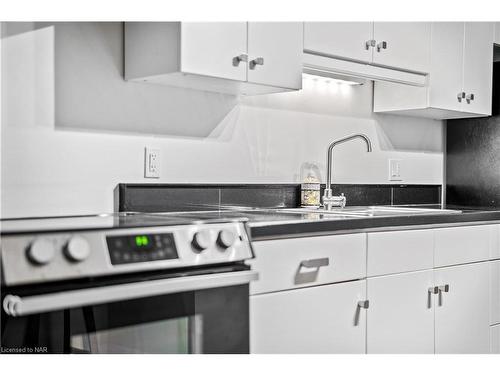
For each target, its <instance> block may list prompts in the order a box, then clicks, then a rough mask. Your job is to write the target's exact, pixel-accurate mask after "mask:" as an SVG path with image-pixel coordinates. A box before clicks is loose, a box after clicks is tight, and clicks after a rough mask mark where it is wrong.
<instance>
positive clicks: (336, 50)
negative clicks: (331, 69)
mask: <svg viewBox="0 0 500 375" xmlns="http://www.w3.org/2000/svg"><path fill="white" fill-rule="evenodd" d="M372 39H373V22H305V23H304V51H305V52H311V53H318V54H322V55H326V56H332V57H339V58H344V59H352V60H357V61H363V62H366V63H371V62H372V56H373V48H372V46H371V40H372Z"/></svg>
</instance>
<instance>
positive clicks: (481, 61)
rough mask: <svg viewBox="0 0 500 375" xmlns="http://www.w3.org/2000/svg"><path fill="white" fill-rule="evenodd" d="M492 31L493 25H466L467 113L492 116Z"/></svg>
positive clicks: (467, 23) (464, 103)
mask: <svg viewBox="0 0 500 375" xmlns="http://www.w3.org/2000/svg"><path fill="white" fill-rule="evenodd" d="M493 30H494V27H493V24H492V23H486V22H466V23H465V42H464V82H463V88H464V92H465V96H466V97H465V99H466V100H465V101H462V106H463V107H466V108H465V111H467V112H473V113H484V114H486V115H490V114H491V97H492V84H493V78H492V69H493V68H492V64H493V45H492V42H491V41H492V38H493ZM484 41H489V43H485V42H484Z"/></svg>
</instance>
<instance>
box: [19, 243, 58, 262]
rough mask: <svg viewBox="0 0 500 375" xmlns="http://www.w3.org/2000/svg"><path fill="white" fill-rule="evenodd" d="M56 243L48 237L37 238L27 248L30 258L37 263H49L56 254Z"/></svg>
mask: <svg viewBox="0 0 500 375" xmlns="http://www.w3.org/2000/svg"><path fill="white" fill-rule="evenodd" d="M55 253H56V252H55V249H54V244H53V243H52V242H51V241H49V240H48V239H46V238H39V239H36V240H35V241H33V242H32V243H31V245H30V246H29V247H28V249H27V253H26V255H27V257H28V259H29V260H30V261H31V262H32V263H34V264H37V265H40V266H41V265H43V264H47V263H49V262H50V261H51V260H52V259H53V258H54V255H55Z"/></svg>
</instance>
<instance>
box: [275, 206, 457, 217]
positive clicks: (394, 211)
mask: <svg viewBox="0 0 500 375" xmlns="http://www.w3.org/2000/svg"><path fill="white" fill-rule="evenodd" d="M276 211H278V212H289V213H320V214H322V215H342V216H354V217H370V216H413V215H450V214H459V213H461V212H462V211H458V210H444V209H443V210H442V209H432V208H414V207H398V206H351V207H345V208H336V209H332V210H330V211H327V210H325V209H323V208H283V209H277V210H276Z"/></svg>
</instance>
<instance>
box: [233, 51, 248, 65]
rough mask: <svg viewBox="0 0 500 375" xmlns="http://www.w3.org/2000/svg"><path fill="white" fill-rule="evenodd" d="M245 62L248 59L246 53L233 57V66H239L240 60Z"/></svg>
mask: <svg viewBox="0 0 500 375" xmlns="http://www.w3.org/2000/svg"><path fill="white" fill-rule="evenodd" d="M242 61H243V62H247V61H248V55H247V54H246V53H242V54H241V55H238V56H236V57H233V66H239V65H240V62H242Z"/></svg>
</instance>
